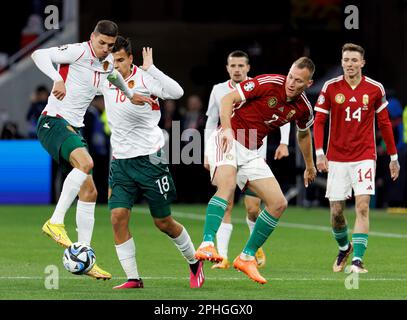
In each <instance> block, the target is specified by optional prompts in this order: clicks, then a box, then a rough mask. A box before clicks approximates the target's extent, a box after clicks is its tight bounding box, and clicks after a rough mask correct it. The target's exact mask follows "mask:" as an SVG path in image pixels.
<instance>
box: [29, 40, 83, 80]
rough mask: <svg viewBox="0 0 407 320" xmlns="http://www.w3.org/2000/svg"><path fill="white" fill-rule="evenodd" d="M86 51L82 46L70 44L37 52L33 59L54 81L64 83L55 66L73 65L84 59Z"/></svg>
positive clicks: (33, 54)
mask: <svg viewBox="0 0 407 320" xmlns="http://www.w3.org/2000/svg"><path fill="white" fill-rule="evenodd" d="M84 53H85V49H83V47H82V46H81V45H80V44H70V45H64V46H59V47H51V48H47V49H38V50H35V51H34V52H33V53H32V55H31V58H32V59H33V61H34V63H35V64H36V65H37V67H38V68H39V69H40V70H41V71H42V72H43V73H45V74H46V75H47V76H48V77H50V78H51V79H52V80H53V81H62V80H63V79H62V77H61V75H60V74H59V72H58V71H57V70H56V69H55V67H54V65H53V63H55V64H72V63H74V62H75V61H77V60H78V59H80V58H81V57H82V55H83V54H84Z"/></svg>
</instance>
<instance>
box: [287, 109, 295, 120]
mask: <svg viewBox="0 0 407 320" xmlns="http://www.w3.org/2000/svg"><path fill="white" fill-rule="evenodd" d="M294 115H295V110H290V112H289V113H288V114H287V120H290V119H291V118H292V117H293V116H294Z"/></svg>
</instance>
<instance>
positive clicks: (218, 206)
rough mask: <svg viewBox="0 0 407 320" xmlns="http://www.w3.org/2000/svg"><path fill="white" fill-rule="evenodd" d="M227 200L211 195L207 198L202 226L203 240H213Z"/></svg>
mask: <svg viewBox="0 0 407 320" xmlns="http://www.w3.org/2000/svg"><path fill="white" fill-rule="evenodd" d="M227 205H228V202H227V201H226V200H225V199H222V198H219V197H217V196H213V197H212V198H211V200H209V203H208V207H207V208H206V219H205V226H204V237H203V241H204V242H206V241H212V242H214V241H215V236H216V232H218V229H219V226H220V224H221V223H222V219H223V216H224V215H225V210H226V207H227Z"/></svg>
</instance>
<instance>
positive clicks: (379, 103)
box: [374, 84, 389, 113]
mask: <svg viewBox="0 0 407 320" xmlns="http://www.w3.org/2000/svg"><path fill="white" fill-rule="evenodd" d="M388 104H389V103H388V102H387V98H386V92H385V91H384V88H383V86H382V85H381V84H380V86H379V88H378V93H377V98H376V101H375V104H374V108H375V110H376V113H379V112H381V111H382V110H384V109H385V108H386V107H387V105H388Z"/></svg>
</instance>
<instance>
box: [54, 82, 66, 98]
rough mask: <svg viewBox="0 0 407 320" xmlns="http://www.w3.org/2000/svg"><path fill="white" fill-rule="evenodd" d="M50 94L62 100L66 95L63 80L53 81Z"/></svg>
mask: <svg viewBox="0 0 407 320" xmlns="http://www.w3.org/2000/svg"><path fill="white" fill-rule="evenodd" d="M52 94H53V95H54V96H55V98H57V99H58V100H62V99H63V98H65V96H66V87H65V82H64V81H63V80H60V81H55V82H54V87H53V88H52Z"/></svg>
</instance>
